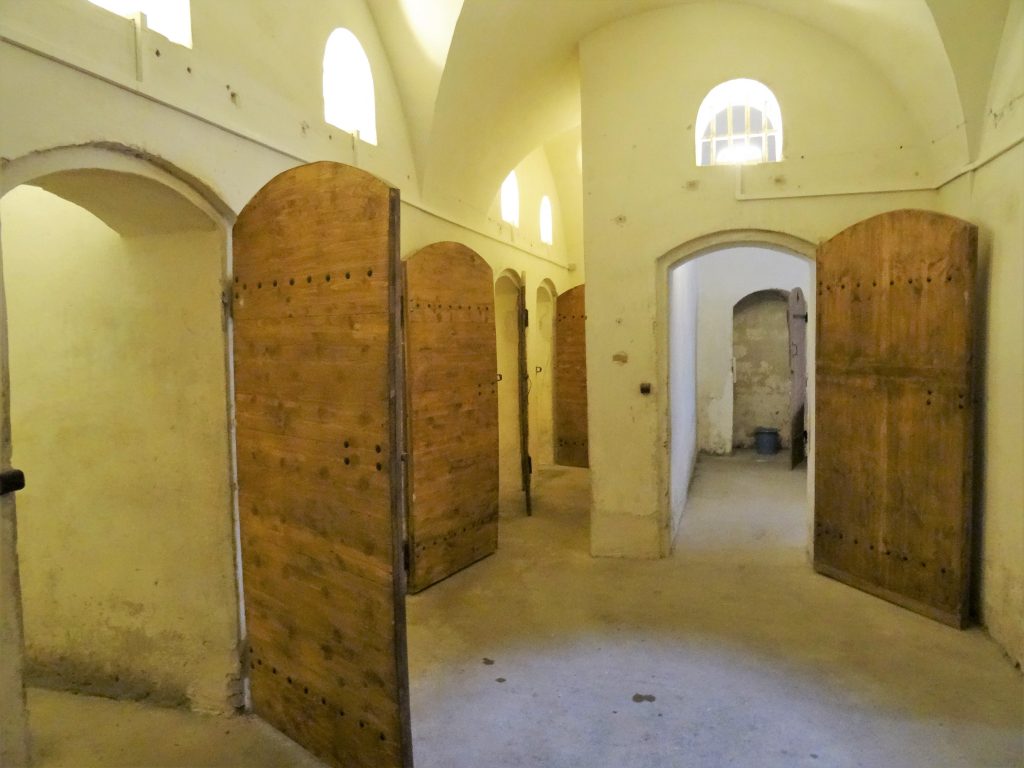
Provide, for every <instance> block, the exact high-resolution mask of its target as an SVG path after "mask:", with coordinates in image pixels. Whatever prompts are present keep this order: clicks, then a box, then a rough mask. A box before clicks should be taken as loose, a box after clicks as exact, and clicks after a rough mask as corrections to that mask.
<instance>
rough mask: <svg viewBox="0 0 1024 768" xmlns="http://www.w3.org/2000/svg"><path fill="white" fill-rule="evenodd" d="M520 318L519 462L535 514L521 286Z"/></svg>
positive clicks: (530, 510) (525, 320)
mask: <svg viewBox="0 0 1024 768" xmlns="http://www.w3.org/2000/svg"><path fill="white" fill-rule="evenodd" d="M516 313H517V315H518V318H519V377H518V380H519V462H520V469H521V471H522V476H523V500H524V502H525V503H526V514H527V515H532V514H533V485H532V480H533V459H532V458H531V457H530V371H529V369H528V368H527V364H526V328H527V326H529V324H530V315H529V313H528V312H527V310H526V286H525V285H520V286H519V297H518V298H517V299H516Z"/></svg>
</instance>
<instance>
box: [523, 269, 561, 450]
mask: <svg viewBox="0 0 1024 768" xmlns="http://www.w3.org/2000/svg"><path fill="white" fill-rule="evenodd" d="M557 295H558V294H557V292H556V291H555V286H554V284H553V283H552V282H551V281H550V280H544V281H543V282H542V283H541V284H540V285H539V286H538V287H537V320H536V323H535V326H536V327H535V330H534V334H533V337H532V338H533V342H534V343H533V346H532V348H531V350H530V353H531V356H530V357H531V361H532V368H531V373H530V398H531V399H532V400H533V401H534V403H535V406H534V408H533V409H532V410H531V414H530V415H531V416H532V417H533V418H532V420H531V424H530V455H531V456H532V457H533V460H534V462H535V463H537V464H538V465H540V466H549V465H551V464H554V462H555V444H554V386H553V381H554V379H553V377H554V368H553V366H554V351H555V335H554V334H555V300H556V297H557Z"/></svg>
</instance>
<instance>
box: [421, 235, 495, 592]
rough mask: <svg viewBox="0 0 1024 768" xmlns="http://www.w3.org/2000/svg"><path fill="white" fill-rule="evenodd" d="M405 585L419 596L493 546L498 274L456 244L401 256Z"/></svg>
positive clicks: (490, 551) (439, 245)
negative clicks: (404, 367)
mask: <svg viewBox="0 0 1024 768" xmlns="http://www.w3.org/2000/svg"><path fill="white" fill-rule="evenodd" d="M405 274H406V318H407V321H406V322H407V325H406V344H407V347H408V357H407V359H408V365H407V371H408V381H407V388H408V392H409V408H408V422H409V487H410V503H409V545H410V574H409V584H410V589H411V591H413V592H418V591H420V590H422V589H425V588H426V587H429V586H430V585H431V584H434V583H436V582H438V581H440V580H441V579H443V578H446V577H447V576H450V575H451V574H453V573H455V572H456V571H459V570H461V569H462V568H465V567H466V566H468V565H471V564H472V563H475V562H477V561H478V560H480V559H481V558H483V557H486V556H487V555H490V554H492V553H493V552H494V551H495V550H496V549H497V547H498V389H497V385H496V382H495V371H496V370H497V354H496V347H495V327H494V291H493V287H492V286H493V281H494V276H493V273H492V271H491V268H490V267H489V266H488V265H487V262H485V261H484V260H483V259H482V258H481V257H480V256H479V255H478V254H476V253H474V252H473V251H472V250H470V249H469V248H467V247H465V246H464V245H460V244H459V243H451V242H444V243H434V244H433V245H430V246H427V247H426V248H424V249H423V250H421V251H419V252H417V253H416V254H414V255H413V256H411V257H410V258H409V259H408V260H407V261H406V262H405Z"/></svg>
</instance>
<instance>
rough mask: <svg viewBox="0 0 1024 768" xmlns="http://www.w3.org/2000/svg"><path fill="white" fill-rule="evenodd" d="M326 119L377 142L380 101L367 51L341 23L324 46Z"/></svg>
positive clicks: (347, 130)
mask: <svg viewBox="0 0 1024 768" xmlns="http://www.w3.org/2000/svg"><path fill="white" fill-rule="evenodd" d="M324 120H326V121H327V122H328V123H330V124H331V125H333V126H335V127H337V128H340V129H341V130H343V131H346V132H347V133H351V134H355V135H356V136H358V137H359V138H360V139H362V140H363V141H365V142H366V143H367V144H374V145H375V144H376V143H377V105H376V101H375V100H374V91H373V72H372V71H371V70H370V60H369V59H368V58H367V56H366V51H364V50H363V46H362V45H360V44H359V40H358V38H356V36H355V35H354V34H352V33H351V32H350V31H349V30H347V29H344V28H343V27H339V28H338V29H336V30H334V31H333V32H332V33H331V36H330V37H329V38H327V46H326V48H325V49H324Z"/></svg>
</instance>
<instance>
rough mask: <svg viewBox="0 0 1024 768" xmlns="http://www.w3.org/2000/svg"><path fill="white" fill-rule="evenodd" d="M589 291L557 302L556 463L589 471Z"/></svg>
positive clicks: (581, 288)
mask: <svg viewBox="0 0 1024 768" xmlns="http://www.w3.org/2000/svg"><path fill="white" fill-rule="evenodd" d="M586 321H587V314H586V296H585V287H584V286H582V285H578V286H576V287H575V288H572V289H570V290H568V291H566V292H565V293H563V294H562V295H561V296H559V297H558V301H557V312H556V314H555V463H556V464H566V465H568V466H571V467H589V466H590V458H589V445H590V441H589V439H588V436H587V323H586Z"/></svg>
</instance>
